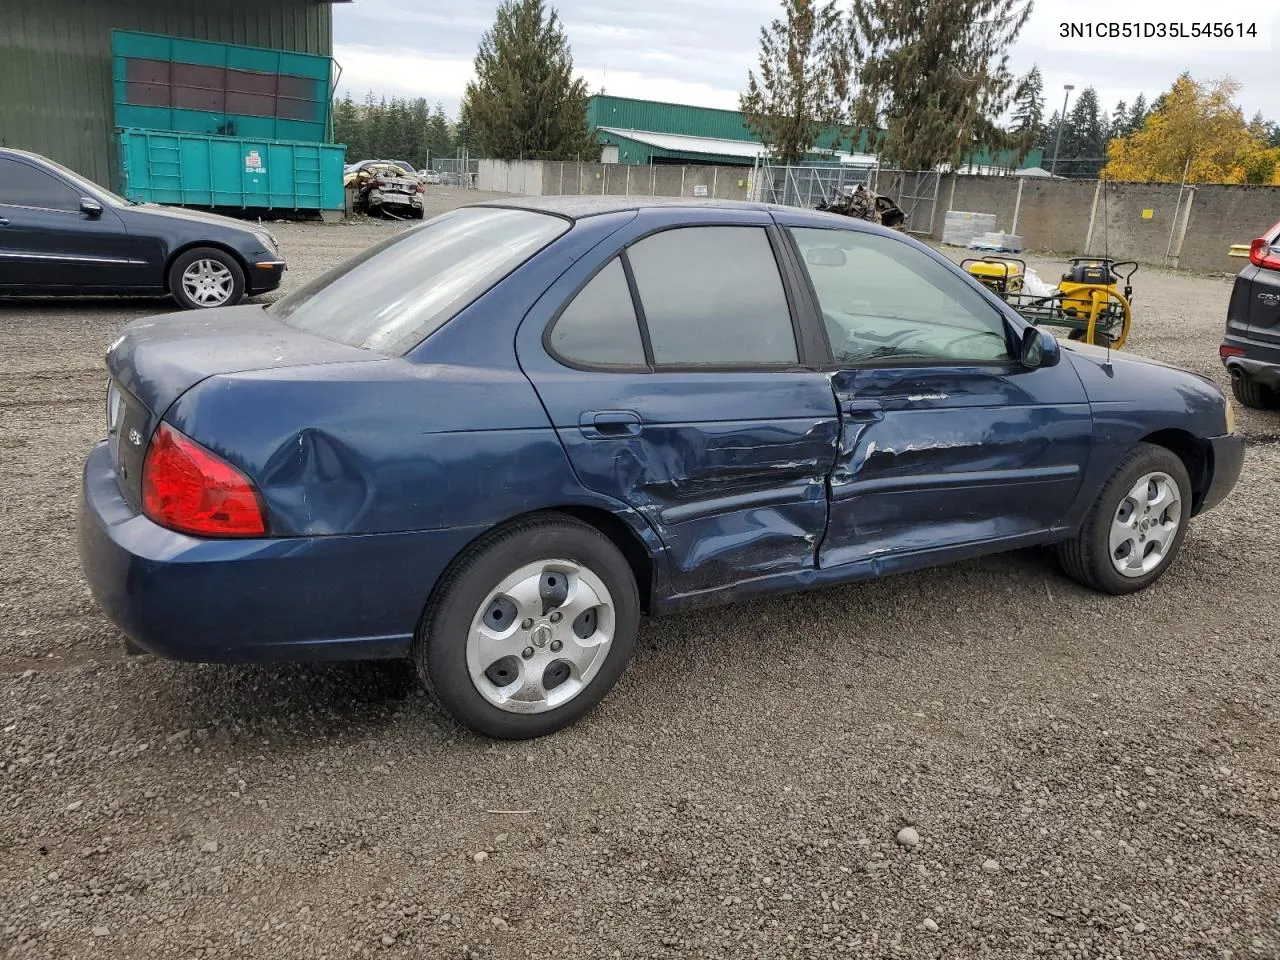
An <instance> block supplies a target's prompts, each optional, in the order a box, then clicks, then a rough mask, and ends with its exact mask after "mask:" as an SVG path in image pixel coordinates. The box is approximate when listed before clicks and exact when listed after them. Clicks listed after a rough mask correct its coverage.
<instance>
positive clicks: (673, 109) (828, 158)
mask: <svg viewBox="0 0 1280 960" xmlns="http://www.w3.org/2000/svg"><path fill="white" fill-rule="evenodd" d="M587 122H588V124H589V125H590V126H591V129H592V130H593V131H595V134H596V139H597V140H598V141H599V142H600V145H601V148H602V158H603V160H604V162H605V163H639V164H663V163H675V164H684V163H707V164H716V165H726V166H746V167H750V166H754V165H755V164H756V163H757V162H758V161H760V160H761V159H763V158H764V156H765V148H764V145H763V144H761V143H760V141H759V139H758V138H757V137H756V136H755V135H754V134H752V133H751V131H750V130H748V129H747V125H746V123H745V122H744V120H743V117H742V114H741V113H739V112H738V111H737V110H721V109H717V108H713V107H695V106H691V105H689V104H683V103H662V102H660V101H657V100H636V99H632V98H630V97H614V96H609V95H607V94H603V93H600V94H596V95H594V96H593V97H591V99H590V101H589V102H588V104H587ZM843 140H844V135H843V134H842V132H841V131H838V130H834V129H833V130H828V131H825V132H823V133H822V134H821V135H819V136H818V138H817V142H816V143H814V144H813V147H812V150H811V152H810V154H809V157H808V162H814V163H826V164H832V163H840V164H844V165H849V166H855V167H873V166H876V157H875V155H874V154H872V153H869V152H868V150H869V147H868V143H867V138H866V137H863V138H862V142H861V143H860V144H859V148H858V149H857V150H855V151H852V152H850V151H849V149H848V145H847V144H844V143H843V142H842V141H843ZM837 144H841V146H840V148H839V149H835V147H836V145H837ZM1043 156H1044V152H1043V151H1042V150H1040V149H1039V148H1037V149H1035V150H1032V151H1031V152H1030V153H1029V154H1027V156H1026V157H1025V158H1024V159H1023V160H1022V162H1021V164H1015V162H1014V157H1013V155H1012V154H1011V153H1010V154H1005V155H1002V156H1001V157H990V156H987V155H986V154H985V153H982V154H979V156H978V157H977V158H975V160H974V161H973V162H974V163H975V164H986V165H990V166H992V167H1000V168H1004V167H1008V166H1014V165H1019V166H1022V167H1034V166H1036V165H1037V164H1039V163H1040V161H1041V159H1042V157H1043Z"/></svg>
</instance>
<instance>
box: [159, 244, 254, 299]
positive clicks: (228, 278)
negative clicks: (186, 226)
mask: <svg viewBox="0 0 1280 960" xmlns="http://www.w3.org/2000/svg"><path fill="white" fill-rule="evenodd" d="M169 292H170V293H171V294H173V299H174V300H176V301H178V305H179V306H181V307H185V308H187V309H188V310H211V309H214V308H216V307H229V306H233V305H234V304H237V303H239V302H240V300H241V299H242V298H243V297H244V295H245V278H244V268H243V267H242V266H241V265H240V261H238V260H237V259H236V258H235V257H234V256H232V255H231V254H230V253H228V252H227V251H226V250H223V249H221V248H219V247H193V248H192V249H190V250H185V251H183V252H182V253H180V254H179V255H178V256H177V257H175V258H174V260H173V262H172V263H171V264H170V265H169Z"/></svg>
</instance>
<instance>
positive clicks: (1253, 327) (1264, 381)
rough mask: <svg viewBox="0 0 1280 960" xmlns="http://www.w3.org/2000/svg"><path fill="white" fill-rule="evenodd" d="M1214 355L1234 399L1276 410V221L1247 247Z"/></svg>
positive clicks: (1279, 330)
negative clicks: (1228, 376)
mask: <svg viewBox="0 0 1280 960" xmlns="http://www.w3.org/2000/svg"><path fill="white" fill-rule="evenodd" d="M1218 355H1219V356H1220V357H1221V358H1222V362H1223V364H1224V365H1225V366H1226V368H1227V372H1228V373H1229V374H1231V389H1232V391H1233V392H1234V393H1235V395H1236V399H1237V400H1239V401H1240V402H1241V403H1242V404H1244V405H1245V406H1246V407H1253V408H1255V409H1258V410H1280V223H1277V224H1276V225H1275V226H1273V227H1272V228H1271V229H1270V230H1268V231H1267V232H1266V233H1265V234H1263V235H1262V236H1261V237H1259V238H1258V239H1256V240H1254V241H1253V243H1252V244H1250V246H1249V265H1248V266H1246V267H1245V268H1244V269H1243V270H1241V271H1240V273H1239V275H1238V276H1237V277H1236V282H1235V286H1234V287H1233V288H1232V290H1231V302H1230V304H1228V306H1227V334H1226V337H1225V338H1224V339H1223V341H1222V346H1220V347H1219V348H1218Z"/></svg>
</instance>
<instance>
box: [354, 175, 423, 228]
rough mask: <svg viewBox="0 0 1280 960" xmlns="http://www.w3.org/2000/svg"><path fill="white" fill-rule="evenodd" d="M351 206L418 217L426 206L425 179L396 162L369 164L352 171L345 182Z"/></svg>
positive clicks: (367, 211) (405, 216) (367, 210)
mask: <svg viewBox="0 0 1280 960" xmlns="http://www.w3.org/2000/svg"><path fill="white" fill-rule="evenodd" d="M347 189H348V190H349V191H350V192H351V207H352V209H353V210H356V211H357V212H359V213H364V214H368V215H370V216H376V215H379V214H388V215H390V216H393V217H398V218H399V219H401V220H404V219H408V218H413V219H417V220H421V219H422V218H423V216H424V215H425V211H426V206H425V204H424V201H423V194H424V193H425V192H426V182H425V181H424V180H422V179H421V178H419V177H418V175H417V174H416V173H406V172H405V171H404V170H403V169H401V167H400V166H399V164H395V163H381V162H379V163H370V164H367V165H364V166H362V167H361V168H360V169H359V170H357V171H355V172H354V173H352V174H351V176H350V177H349V178H348V181H347Z"/></svg>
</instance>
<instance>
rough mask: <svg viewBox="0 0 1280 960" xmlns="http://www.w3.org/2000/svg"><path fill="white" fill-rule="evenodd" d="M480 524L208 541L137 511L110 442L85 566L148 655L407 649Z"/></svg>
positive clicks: (227, 659) (380, 653)
mask: <svg viewBox="0 0 1280 960" xmlns="http://www.w3.org/2000/svg"><path fill="white" fill-rule="evenodd" d="M479 532H480V530H478V529H472V528H463V529H451V530H437V531H428V532H420V533H397V534H379V535H370V536H330V537H289V538H279V539H261V540H206V539H200V538H196V537H189V536H185V535H184V534H180V533H174V532H173V531H171V530H166V529H165V528H163V527H160V526H157V525H156V524H154V523H152V522H151V521H150V520H148V519H147V518H146V517H144V516H140V515H139V514H137V513H135V512H134V510H133V509H132V507H130V506H129V504H128V503H127V502H126V501H125V500H124V498H123V497H122V496H121V495H120V492H119V489H118V487H117V486H116V482H115V477H114V474H113V472H112V470H111V463H110V456H109V454H108V452H107V445H106V443H105V442H104V443H100V444H98V446H96V447H95V448H94V450H93V452H92V453H91V454H90V455H89V458H88V460H86V462H85V467H84V479H83V487H82V492H81V498H80V517H79V539H80V561H81V565H82V566H83V568H84V573H85V577H86V579H87V580H88V582H89V588H90V590H91V592H92V593H93V596H94V599H95V600H96V601H97V603H98V605H99V606H100V607H101V608H102V610H103V612H104V613H106V615H107V616H108V617H109V618H110V619H111V620H112V621H113V622H114V623H115V624H116V626H118V627H119V628H120V630H121V631H122V632H123V633H124V634H125V635H126V637H127V638H128V640H129V641H130V642H131V643H132V644H134V645H136V646H137V647H140V648H142V650H145V651H146V652H148V653H153V654H156V655H158V656H161V657H167V658H169V659H173V660H190V661H198V662H206V663H271V662H293V661H309V660H373V659H383V658H393V657H404V656H407V655H408V653H409V650H410V646H411V644H412V640H413V635H414V631H415V630H416V628H417V624H418V621H419V618H420V617H421V615H422V611H423V608H424V607H425V605H426V600H427V597H428V595H429V594H430V591H431V588H432V586H433V585H434V584H435V581H436V579H437V578H438V577H439V575H440V573H441V572H442V571H443V570H444V568H445V566H446V565H447V564H448V563H449V561H450V560H452V558H453V557H454V556H455V555H456V553H457V551H458V550H460V549H461V548H462V546H464V545H465V544H466V543H468V542H470V540H471V539H472V538H474V536H476V535H478V533H479Z"/></svg>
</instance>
